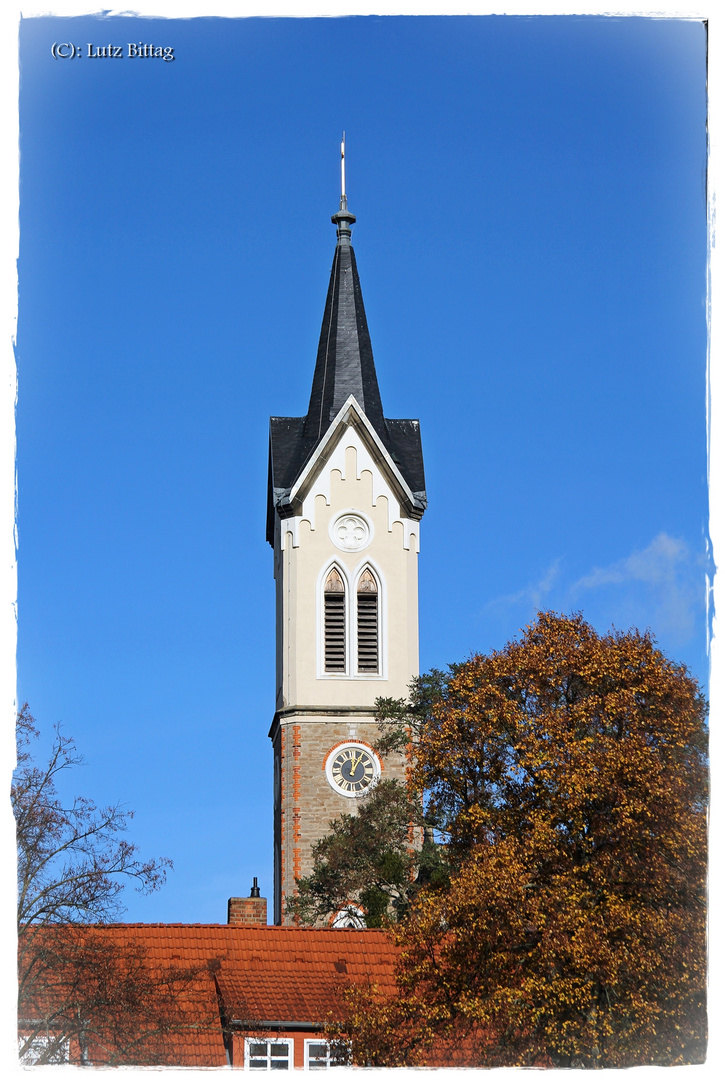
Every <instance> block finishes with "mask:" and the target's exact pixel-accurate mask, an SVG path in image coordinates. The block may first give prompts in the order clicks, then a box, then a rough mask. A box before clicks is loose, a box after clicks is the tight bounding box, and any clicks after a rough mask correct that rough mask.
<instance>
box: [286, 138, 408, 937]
mask: <svg viewBox="0 0 725 1080" xmlns="http://www.w3.org/2000/svg"><path fill="white" fill-rule="evenodd" d="M342 153H343V158H342V197H341V199H340V209H339V211H338V213H336V214H334V215H333V217H332V222H333V224H334V225H336V226H337V245H336V247H335V253H334V258H333V263H332V272H331V274H330V286H329V289H328V292H327V300H326V303H325V310H324V315H323V319H322V330H321V332H320V341H319V346H318V350H317V361H316V363H315V370H314V374H313V378H312V392H311V394H310V403H309V407H308V410H307V414H306V416H301V417H288V416H286V417H281V416H273V417H272V419H271V421H270V444H269V445H270V449H269V499H268V512H267V539H268V540H269V543H270V544H271V545H272V547H273V549H274V576H275V581H276V611H277V698H276V711H275V715H274V720H273V722H272V727H271V729H270V733H269V734H270V738H271V739H272V743H273V746H274V921H275V923H277V924H282V923H286V922H288V921H289V920H288V919H287V917H286V915H285V901H286V899H287V897H289V896H291V895H293V893H294V889H295V881H296V879H297V878H299V877H303V876H305V875H306V874H309V873H310V870H311V868H312V854H311V847H312V845H313V844H314V843H315V841H316V840H318V839H319V838H320V837H322V836H324V835H325V834H326V833H328V832H329V823H330V821H331V820H332V819H333V818H335V817H337V816H338V815H339V814H341V813H343V812H344V813H351V812H352V813H354V810H355V801H356V799H357V798H358V797H359V796H360V795H361V794H363V793H364V792H365V791H366V790H367V789H368V788H369V786H370V784H371V783H374V781H375V780H376V779H377V778H378V777H380V776H381V775H382V776H384V777H394V776H398V777H400V778H402V776H403V775H404V761H403V759H402V757H401V756H400V755H394V756H391V758H387V759H385V760H384V761H382V760H380V759H379V758H378V756H377V755H376V754H375V752H374V750H373V748H372V744H373V742H374V740H375V739H376V738H377V729H376V725H375V721H374V714H375V699H376V698H377V697H396V698H397V697H405V696H406V695H407V692H408V684H409V682H410V680H411V678H412V677H413V676H414V675H417V674H418V565H417V560H418V550H419V522H420V519H421V517H422V515H423V512H424V510H425V508H426V495H425V480H424V474H423V455H422V449H421V442H420V429H419V424H418V421H417V420H391V419H389V418H388V417H386V416H384V414H383V406H382V402H381V398H380V390H379V388H378V380H377V375H376V372H375V364H374V361H373V351H372V346H371V343H370V334H369V333H368V326H367V320H366V317H365V308H364V307H363V299H362V292H361V289H360V280H359V277H358V271H357V265H356V262H355V253H354V251H353V248H352V244H351V243H350V238H351V229H350V226H351V225H352V224H353V223H354V221H355V218H354V216H353V215H352V214H351V213H350V212H349V210H348V208H347V197H346V194H345V171H344V169H345V161H344V142H343V147H342ZM393 757H394V758H395V760H393Z"/></svg>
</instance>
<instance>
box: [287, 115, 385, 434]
mask: <svg viewBox="0 0 725 1080" xmlns="http://www.w3.org/2000/svg"><path fill="white" fill-rule="evenodd" d="M340 173H341V193H340V209H339V210H338V212H337V213H336V214H333V215H332V218H331V221H332V223H333V225H336V226H337V246H336V247H335V255H334V258H333V262H332V271H331V274H330V285H329V288H328V290H327V300H326V303H325V311H324V315H323V317H322V329H321V331H320V341H319V345H318V347H317V361H316V363H315V373H314V375H313V378H312V392H311V394H310V404H309V408H308V410H307V417H306V421H305V435H306V436H307V437H314V438H316V439H318V440H319V439H321V438H322V436H323V435H324V433H325V431H326V430H327V428H328V427H329V425H330V423H331V422H332V420H333V419H334V418H335V416H336V415H337V413H338V412H339V411H340V409H341V408H342V406H343V405H344V403H345V402H346V401H347V399H348V397H349V396H350V394H352V395H353V396H354V397H355V399H356V401H357V402H358V404H359V405H360V406H361V408H362V410H363V412H364V413H365V415H366V416H367V418H368V420H369V421H370V423H371V424H372V425H373V427H374V428H375V430H376V431H377V432H378V434H379V435H380V436H381V437H384V435H385V420H384V419H383V406H382V402H381V400H380V389H379V387H378V377H377V375H376V373H375V362H374V360H373V349H372V344H371V342H370V333H369V331H368V323H367V318H366V317H365V307H364V304H363V298H362V290H361V288H360V278H359V276H358V271H357V263H356V261H355V252H354V251H353V247H352V244H351V242H350V241H351V237H352V230H351V228H350V226H351V225H353V224H354V223H355V220H356V219H355V215H354V214H351V213H350V211H349V210H348V206H347V193H346V191H345V136H344V134H343V138H342V144H341V147H340Z"/></svg>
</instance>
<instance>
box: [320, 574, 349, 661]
mask: <svg viewBox="0 0 725 1080" xmlns="http://www.w3.org/2000/svg"><path fill="white" fill-rule="evenodd" d="M325 671H342V672H344V671H345V583H344V581H343V580H342V578H341V576H340V572H339V570H336V569H335V567H334V566H333V568H332V570H330V573H329V574H328V575H327V580H326V581H325Z"/></svg>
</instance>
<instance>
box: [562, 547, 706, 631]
mask: <svg viewBox="0 0 725 1080" xmlns="http://www.w3.org/2000/svg"><path fill="white" fill-rule="evenodd" d="M705 586H706V579H705V560H704V557H702V556H696V555H693V553H692V552H691V551H690V549H689V547H688V546H687V544H686V543H685V542H684V540H680V539H677V538H676V537H673V536H669V535H668V534H667V533H665V532H661V533H659V534H658V535H657V536H655V538H654V539H653V540H652V541H651V543H649V544H648V545H647V547H646V548H643V549H642V550H641V551H633V552H632V554H631V555H627V556H626V557H625V558H623V559H618V560H617V561H616V562H613V563H610V565H609V566H603V567H602V566H595V567H594V568H593V569H592V570H590V571H589V573H588V574H585V575H584V576H583V577H581V578H579V580H578V581H576V582H575V583H574V584H573V585H572V586H571V589H570V590H569V593H570V598H571V601H572V603H573V604H574V606H579V605H581V597H582V594H583V593H585V592H593V591H599V590H602V591H604V590H606V591H607V592H608V593H609V597H608V606H609V607H610V608H611V612H612V621H613V622H616V623H618V624H619V625H622V623H623V622H625V623H629V624H632V623H634V624H636V625H638V626H639V628H640V629H644V627H645V626H649V627H651V629H652V630H653V632H654V634H655V636H656V637H658V638H662V637H668V638H671V639H672V641H673V644H680V643H682V642H684V641H687V640H688V639H689V638H690V637H691V636H692V634H693V632H694V630H695V621H696V616H697V614H698V612H699V611H704V600H705ZM584 606H586V605H584Z"/></svg>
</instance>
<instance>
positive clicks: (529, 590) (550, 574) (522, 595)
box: [486, 558, 561, 611]
mask: <svg viewBox="0 0 725 1080" xmlns="http://www.w3.org/2000/svg"><path fill="white" fill-rule="evenodd" d="M560 564H561V558H558V559H554V561H553V562H552V563H550V564H549V567H548V569H547V571H546V573H545V574H544V576H543V577H542V578H541V580H540V581H537V582H535V583H534V584H532V585H527V586H525V588H523V589H519V591H518V592H515V593H510V594H509V595H508V596H498V597H496V598H495V599H494V600H489V602H488V603H487V604H486V609H487V610H490V609H492V608H497V607H509V606H515V605H518V604H525V605H526V606H527V607H530V608H533V609H535V610H537V611H538V610H539V609H540V608H543V607H545V606H546V604H545V600H546V597H547V596H548V595H549V594H550V593H551V591H552V589H553V588H554V586H555V584H556V582H557V579H558V577H559V566H560Z"/></svg>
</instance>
